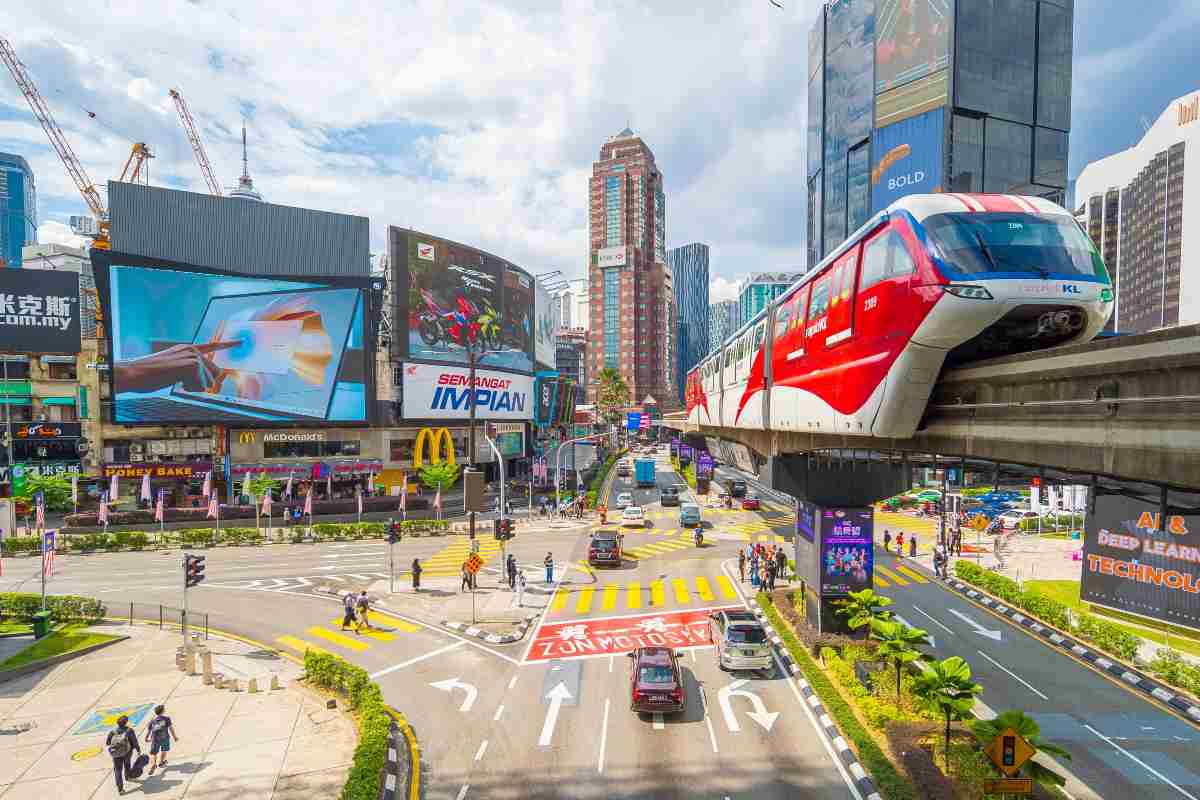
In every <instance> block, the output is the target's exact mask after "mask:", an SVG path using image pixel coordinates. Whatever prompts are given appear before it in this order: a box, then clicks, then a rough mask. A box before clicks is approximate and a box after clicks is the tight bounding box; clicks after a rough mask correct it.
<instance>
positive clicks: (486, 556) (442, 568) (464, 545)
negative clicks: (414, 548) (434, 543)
mask: <svg viewBox="0 0 1200 800" xmlns="http://www.w3.org/2000/svg"><path fill="white" fill-rule="evenodd" d="M476 541H477V542H478V543H479V557H480V558H481V559H483V563H485V564H486V563H487V562H488V561H490V560H491V559H492V557H493V556H495V555H496V554H497V553H499V552H500V542H497V541H496V540H494V539H476ZM471 552H472V551H471V540H470V539H463V540H461V541H457V542H452V543H451V544H448V545H446V546H445V547H443V548H442V549H441V550H439V551H438V552H436V553H434V554H433V555H432V556H430V557H429V558H426V559H424V560H422V561H421V567H422V570H423V574H424V575H425V576H426V577H430V578H432V577H439V576H440V577H445V576H447V575H458V574H459V573H460V572H462V565H463V562H464V561H466V560H467V556H469V555H470V554H471Z"/></svg>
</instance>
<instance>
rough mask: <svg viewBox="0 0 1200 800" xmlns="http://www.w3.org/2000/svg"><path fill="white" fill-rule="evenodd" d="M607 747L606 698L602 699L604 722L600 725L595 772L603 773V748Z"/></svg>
mask: <svg viewBox="0 0 1200 800" xmlns="http://www.w3.org/2000/svg"><path fill="white" fill-rule="evenodd" d="M607 746H608V698H607V697H606V698H604V722H602V723H600V760H599V761H597V762H596V772H604V748H605V747H607Z"/></svg>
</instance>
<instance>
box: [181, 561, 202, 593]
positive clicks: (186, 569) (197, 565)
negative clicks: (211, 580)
mask: <svg viewBox="0 0 1200 800" xmlns="http://www.w3.org/2000/svg"><path fill="white" fill-rule="evenodd" d="M202 580H204V556H193V555H184V557H183V585H184V587H185V588H191V587H193V586H197V585H199V583H200V582H201V581H202Z"/></svg>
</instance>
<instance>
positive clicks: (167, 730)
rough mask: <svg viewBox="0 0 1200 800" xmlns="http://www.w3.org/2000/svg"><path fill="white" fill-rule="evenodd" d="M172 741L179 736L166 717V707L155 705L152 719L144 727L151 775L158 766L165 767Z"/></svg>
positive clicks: (169, 719)
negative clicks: (148, 746) (148, 744)
mask: <svg viewBox="0 0 1200 800" xmlns="http://www.w3.org/2000/svg"><path fill="white" fill-rule="evenodd" d="M172 739H175V740H178V739H179V734H178V733H176V732H175V725H174V724H173V723H172V722H171V718H170V717H168V716H167V707H166V706H163V705H157V706H155V707H154V718H153V719H151V720H150V724H149V725H147V726H146V741H147V742H149V743H150V774H151V775H153V774H154V770H156V769H158V768H159V767H160V766H161V767H165V766H167V753H169V752H171V740H172Z"/></svg>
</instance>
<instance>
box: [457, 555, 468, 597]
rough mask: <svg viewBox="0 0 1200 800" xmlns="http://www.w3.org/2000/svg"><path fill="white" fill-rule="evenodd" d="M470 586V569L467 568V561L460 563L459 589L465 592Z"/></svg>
mask: <svg viewBox="0 0 1200 800" xmlns="http://www.w3.org/2000/svg"><path fill="white" fill-rule="evenodd" d="M470 588H471V570H469V569H467V562H465V561H464V562H463V563H462V588H461V589H460V590H459V591H462V592H465V591H468V590H469V589H470Z"/></svg>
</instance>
